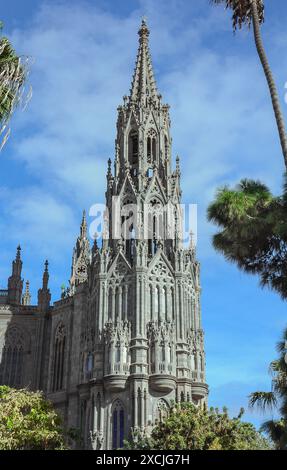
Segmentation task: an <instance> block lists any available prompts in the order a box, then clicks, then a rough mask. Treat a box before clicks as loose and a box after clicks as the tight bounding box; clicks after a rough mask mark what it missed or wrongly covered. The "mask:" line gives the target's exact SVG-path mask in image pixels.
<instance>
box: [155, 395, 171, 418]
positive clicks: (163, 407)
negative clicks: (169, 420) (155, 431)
mask: <svg viewBox="0 0 287 470" xmlns="http://www.w3.org/2000/svg"><path fill="white" fill-rule="evenodd" d="M168 411H169V406H168V404H167V402H166V401H165V400H163V399H162V398H160V399H159V400H158V402H157V406H156V413H155V423H158V422H160V423H161V422H162V421H163V419H164V418H166V417H167V415H168Z"/></svg>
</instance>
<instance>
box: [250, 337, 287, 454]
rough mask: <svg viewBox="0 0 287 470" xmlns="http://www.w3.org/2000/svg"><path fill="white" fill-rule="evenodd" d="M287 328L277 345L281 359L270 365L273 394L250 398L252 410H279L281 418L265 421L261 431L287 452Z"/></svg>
mask: <svg viewBox="0 0 287 470" xmlns="http://www.w3.org/2000/svg"><path fill="white" fill-rule="evenodd" d="M286 349H287V328H286V329H285V331H284V333H283V338H282V341H280V342H279V343H278V344H277V350H278V352H279V354H280V357H279V359H277V360H275V361H273V362H272V363H271V365H270V372H271V374H272V390H271V392H254V393H252V394H251V395H250V397H249V405H250V406H251V408H253V407H254V406H257V407H258V408H259V409H261V410H262V411H263V412H265V411H266V409H268V408H269V409H271V410H273V409H278V411H279V412H280V414H281V418H280V419H278V420H273V419H271V420H268V421H265V422H264V423H263V424H262V426H261V428H260V430H261V431H262V432H265V433H266V434H267V435H268V436H269V438H270V439H271V440H272V441H273V442H274V444H275V447H276V449H278V450H287V361H286Z"/></svg>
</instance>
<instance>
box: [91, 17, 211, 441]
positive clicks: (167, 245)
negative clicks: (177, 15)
mask: <svg viewBox="0 0 287 470" xmlns="http://www.w3.org/2000/svg"><path fill="white" fill-rule="evenodd" d="M138 34H139V46H138V53H137V58H136V66H135V70H134V74H133V78H132V85H131V89H130V93H129V96H124V98H123V104H122V105H121V106H119V107H118V119H117V133H116V141H115V160H114V167H113V168H112V161H111V160H109V162H108V171H107V191H106V205H107V211H106V221H107V226H106V228H105V231H104V234H103V243H102V246H101V247H99V246H98V244H95V245H94V248H93V250H92V258H91V263H90V266H89V278H88V282H89V289H90V294H89V308H88V311H87V315H86V320H85V322H83V330H82V337H83V338H86V339H85V340H84V345H83V348H84V351H83V361H84V365H83V371H84V373H83V384H84V383H86V382H87V381H88V380H89V383H90V384H92V385H91V396H92V397H93V403H94V405H93V423H94V424H93V426H94V428H93V430H92V436H93V439H92V444H93V447H94V448H104V449H109V448H119V447H121V446H122V444H123V439H124V438H125V439H127V438H128V437H129V436H130V435H131V433H132V432H133V430H135V429H137V430H140V431H148V430H149V429H151V426H152V425H153V424H155V420H157V419H160V416H161V414H162V411H160V410H162V409H163V408H166V409H167V408H168V407H169V406H170V404H171V402H172V401H193V402H194V403H196V404H200V403H204V402H205V401H206V398H207V393H208V388H207V385H206V383H205V353H204V340H203V331H202V328H201V311H200V289H201V288H200V276H199V263H198V261H197V259H196V252H195V247H194V244H193V242H191V244H190V246H189V247H188V248H184V246H183V241H182V238H183V237H182V212H181V206H180V203H181V188H180V178H181V172H180V161H179V157H177V158H176V165H175V169H174V170H173V169H172V151H171V144H172V139H171V135H170V124H171V123H170V117H169V106H168V105H167V104H163V102H162V97H161V95H160V94H159V93H158V91H157V85H156V81H155V78H154V72H153V67H152V62H151V56H150V52H149V42H148V41H149V29H148V27H147V23H146V21H145V20H143V21H142V24H141V26H140V29H139V32H138ZM87 364H88V365H89V367H88V370H87ZM85 371H86V372H85ZM82 388H83V390H85V393H86V388H85V387H84V385H83V387H82ZM85 396H86V395H85ZM83 400H86V398H84V396H83ZM86 406H88V405H87V403H86V404H85V405H83V407H86Z"/></svg>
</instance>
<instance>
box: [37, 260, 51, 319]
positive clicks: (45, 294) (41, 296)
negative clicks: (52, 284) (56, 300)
mask: <svg viewBox="0 0 287 470" xmlns="http://www.w3.org/2000/svg"><path fill="white" fill-rule="evenodd" d="M48 268H49V263H48V260H46V261H45V265H44V273H43V283H42V288H41V289H39V290H38V305H39V308H40V309H41V310H45V311H46V310H47V309H48V308H49V306H50V302H51V293H50V289H49V287H48V285H49V269H48Z"/></svg>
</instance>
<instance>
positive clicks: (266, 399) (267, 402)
mask: <svg viewBox="0 0 287 470" xmlns="http://www.w3.org/2000/svg"><path fill="white" fill-rule="evenodd" d="M249 406H250V408H254V407H255V406H257V407H258V408H259V409H260V410H262V411H263V412H264V411H266V409H268V408H269V409H274V408H276V406H277V397H276V395H275V393H274V392H254V393H251V394H250V395H249Z"/></svg>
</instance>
